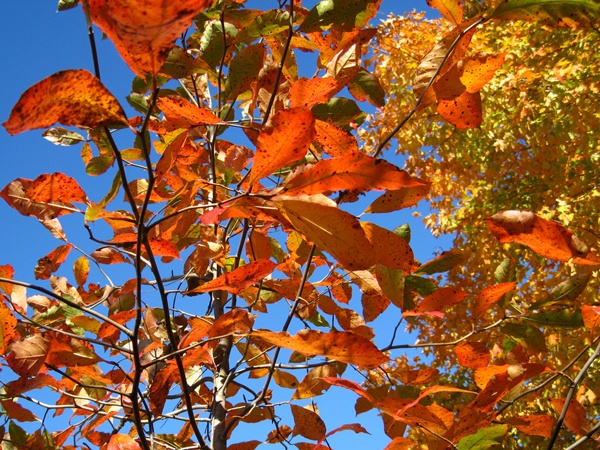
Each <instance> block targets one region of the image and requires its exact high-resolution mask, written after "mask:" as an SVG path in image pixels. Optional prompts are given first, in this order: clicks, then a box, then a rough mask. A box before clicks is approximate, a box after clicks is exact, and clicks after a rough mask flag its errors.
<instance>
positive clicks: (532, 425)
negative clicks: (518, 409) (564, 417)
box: [504, 414, 554, 438]
mask: <svg viewBox="0 0 600 450" xmlns="http://www.w3.org/2000/svg"><path fill="white" fill-rule="evenodd" d="M504 422H506V423H507V424H509V425H512V426H513V427H515V428H516V429H517V430H519V431H521V432H523V433H525V434H531V435H534V436H543V437H546V438H550V437H552V428H554V419H553V418H552V417H551V416H548V415H546V414H540V415H536V416H516V417H509V418H505V419H504Z"/></svg>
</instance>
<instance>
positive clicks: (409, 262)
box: [360, 222, 415, 300]
mask: <svg viewBox="0 0 600 450" xmlns="http://www.w3.org/2000/svg"><path fill="white" fill-rule="evenodd" d="M360 226H361V227H362V228H363V230H364V232H365V235H366V236H367V239H368V240H369V242H370V243H371V245H372V246H373V248H374V249H375V255H376V256H377V261H378V262H379V263H381V264H383V265H384V266H386V267H390V268H392V269H401V270H403V271H404V272H405V273H410V272H411V268H412V266H413V262H414V260H415V257H414V255H413V251H412V249H411V248H410V246H409V245H408V244H407V243H406V241H405V240H404V239H402V238H401V237H400V236H398V235H397V234H396V233H393V232H391V231H389V230H386V229H385V228H382V227H380V226H379V225H375V224H374V223H371V222H361V223H360ZM384 292H385V291H384ZM390 300H391V299H390Z"/></svg>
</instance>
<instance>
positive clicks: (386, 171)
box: [283, 152, 422, 195]
mask: <svg viewBox="0 0 600 450" xmlns="http://www.w3.org/2000/svg"><path fill="white" fill-rule="evenodd" d="M420 185H422V183H421V182H420V181H417V180H414V179H413V178H411V176H410V175H409V174H408V173H407V172H406V171H404V170H401V169H399V168H398V167H396V166H394V165H393V164H390V163H388V162H387V161H383V160H381V159H378V158H373V157H372V156H368V155H366V154H364V153H362V152H353V153H348V154H346V155H344V156H341V157H338V158H333V159H326V160H323V161H319V162H318V163H316V164H315V165H314V166H312V167H311V168H310V169H308V170H305V171H303V172H302V173H300V174H298V175H296V176H295V177H293V178H291V179H289V180H286V182H285V183H284V185H283V188H284V191H283V193H285V195H301V194H308V195H313V194H321V193H324V192H333V191H341V190H344V189H347V190H357V191H373V190H375V191H383V190H388V189H400V188H405V187H413V186H420Z"/></svg>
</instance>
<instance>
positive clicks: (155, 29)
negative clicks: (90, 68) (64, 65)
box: [88, 0, 213, 450]
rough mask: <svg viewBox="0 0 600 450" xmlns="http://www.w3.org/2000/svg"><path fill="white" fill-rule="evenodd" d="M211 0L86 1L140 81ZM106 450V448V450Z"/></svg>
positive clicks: (157, 67)
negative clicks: (166, 0)
mask: <svg viewBox="0 0 600 450" xmlns="http://www.w3.org/2000/svg"><path fill="white" fill-rule="evenodd" d="M212 3H213V0H182V1H177V2H165V1H163V0H146V1H145V2H144V3H143V6H142V5H141V4H140V3H139V2H138V1H137V0H111V1H110V2H107V1H105V0H89V1H88V4H89V8H90V14H91V16H92V21H93V22H94V23H95V24H96V25H98V27H99V28H100V29H101V30H102V31H104V33H106V35H107V36H108V37H109V39H110V40H111V41H112V42H113V43H114V44H115V47H116V48H117V51H118V52H119V54H120V55H121V57H122V58H123V59H124V60H125V62H126V63H127V65H128V66H129V68H130V69H131V70H132V71H133V72H134V73H135V74H136V75H138V76H140V77H141V78H142V79H144V77H145V75H146V74H150V75H156V74H158V72H159V70H160V69H161V68H162V66H163V64H164V62H165V59H166V57H167V55H168V54H169V51H170V50H171V48H173V46H174V43H175V40H176V39H177V38H179V37H180V35H181V34H182V33H183V32H184V31H186V30H187V29H188V28H189V26H190V25H191V24H192V19H193V18H194V16H196V15H197V14H198V13H199V12H201V11H203V10H204V9H205V8H206V7H207V6H210V5H211V4H212ZM109 450H110V449H109Z"/></svg>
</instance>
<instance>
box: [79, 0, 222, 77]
mask: <svg viewBox="0 0 600 450" xmlns="http://www.w3.org/2000/svg"><path fill="white" fill-rule="evenodd" d="M212 3H213V0H182V1H177V2H168V1H167V2H165V1H163V0H147V1H145V2H144V4H143V5H141V4H140V3H139V2H138V1H136V0H111V1H110V2H106V1H104V0H88V4H89V9H90V15H91V17H92V21H93V22H94V23H95V24H96V25H98V27H99V28H100V29H101V30H102V31H103V32H104V33H106V35H107V36H108V37H109V39H110V40H111V41H112V42H113V43H114V44H115V47H116V48H117V51H118V52H119V54H120V55H121V57H122V58H123V59H124V60H125V62H126V63H127V65H128V66H129V68H130V69H131V70H132V71H133V72H134V73H135V74H136V75H138V76H140V77H141V78H142V79H143V78H144V76H145V75H146V74H150V75H156V74H158V72H159V71H160V69H161V68H162V66H163V64H164V62H165V59H166V58H167V55H168V54H169V51H170V50H171V49H172V48H173V46H174V43H175V41H176V40H177V38H179V37H180V35H181V34H182V33H183V32H184V31H185V30H187V29H188V28H189V26H190V25H191V24H192V20H193V18H194V16H196V15H197V14H198V13H199V12H201V11H203V10H204V9H205V8H206V7H208V6H210V5H211V4H212Z"/></svg>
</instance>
